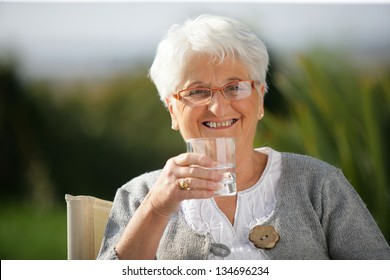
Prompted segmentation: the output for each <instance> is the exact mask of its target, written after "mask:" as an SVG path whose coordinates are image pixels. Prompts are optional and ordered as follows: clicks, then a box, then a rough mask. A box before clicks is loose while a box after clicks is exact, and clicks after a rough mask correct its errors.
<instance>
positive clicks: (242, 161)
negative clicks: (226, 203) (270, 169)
mask: <svg viewBox="0 0 390 280" xmlns="http://www.w3.org/2000/svg"><path fill="white" fill-rule="evenodd" d="M267 160H268V156H267V155H265V154H263V153H260V152H257V151H255V150H253V149H251V150H250V151H248V152H246V153H241V154H239V155H237V158H236V181H237V191H243V190H246V189H248V188H250V187H251V186H253V185H254V184H255V183H256V182H257V181H258V180H259V178H260V176H261V175H262V174H263V171H264V169H265V166H266V165H267Z"/></svg>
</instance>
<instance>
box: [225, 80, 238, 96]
mask: <svg viewBox="0 0 390 280" xmlns="http://www.w3.org/2000/svg"><path fill="white" fill-rule="evenodd" d="M239 90H240V85H239V83H236V84H230V85H227V86H226V87H225V88H224V91H225V93H227V94H237V93H238V92H239Z"/></svg>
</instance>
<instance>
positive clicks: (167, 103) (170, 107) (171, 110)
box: [165, 97, 179, 130]
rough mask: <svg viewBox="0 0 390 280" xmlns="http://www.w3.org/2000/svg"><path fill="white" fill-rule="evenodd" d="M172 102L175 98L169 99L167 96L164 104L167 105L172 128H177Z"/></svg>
mask: <svg viewBox="0 0 390 280" xmlns="http://www.w3.org/2000/svg"><path fill="white" fill-rule="evenodd" d="M173 102H175V100H171V98H169V97H167V98H165V104H166V105H167V108H168V111H169V114H170V115H171V122H172V129H173V130H179V124H178V122H177V118H176V116H175V112H174V110H173Z"/></svg>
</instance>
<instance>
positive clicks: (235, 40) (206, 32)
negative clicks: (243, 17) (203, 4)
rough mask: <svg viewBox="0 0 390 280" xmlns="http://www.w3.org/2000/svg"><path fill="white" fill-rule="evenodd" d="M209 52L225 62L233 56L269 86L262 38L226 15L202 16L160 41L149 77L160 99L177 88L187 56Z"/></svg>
mask: <svg viewBox="0 0 390 280" xmlns="http://www.w3.org/2000/svg"><path fill="white" fill-rule="evenodd" d="M193 54H207V55H210V56H211V57H213V58H214V59H215V60H216V61H219V62H222V61H224V59H225V58H227V57H230V58H233V59H237V60H238V61H240V62H241V63H243V64H244V65H246V66H247V67H248V71H249V75H250V78H251V79H253V80H256V81H259V82H261V83H264V84H265V89H266V90H267V85H266V75H267V70H268V63H269V56H268V52H267V48H266V46H265V45H264V43H263V42H262V41H261V40H260V38H259V37H258V36H257V35H256V34H255V33H254V32H252V31H251V30H250V29H249V28H248V27H247V26H246V25H244V24H242V23H241V22H239V21H237V20H235V19H232V18H227V17H221V16H214V15H201V16H199V17H197V18H194V19H188V20H187V21H186V22H185V23H184V24H183V25H178V24H175V25H173V26H172V27H171V28H170V29H169V30H168V32H167V34H166V35H165V38H163V40H162V41H161V42H160V43H159V45H158V47H157V53H156V56H155V58H154V61H153V64H152V66H151V68H150V70H149V77H150V78H151V80H152V81H153V83H154V84H155V85H156V88H157V90H158V92H159V95H160V99H161V101H163V102H164V104H165V98H167V97H168V96H169V95H170V94H172V93H174V92H175V91H176V90H177V87H178V85H179V83H180V82H181V74H182V70H183V67H184V66H185V63H186V61H187V60H188V58H189V57H190V56H191V55H193Z"/></svg>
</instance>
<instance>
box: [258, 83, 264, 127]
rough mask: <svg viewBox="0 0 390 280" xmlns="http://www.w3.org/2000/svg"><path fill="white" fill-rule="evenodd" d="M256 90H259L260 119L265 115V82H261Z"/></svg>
mask: <svg viewBox="0 0 390 280" xmlns="http://www.w3.org/2000/svg"><path fill="white" fill-rule="evenodd" d="M256 90H257V91H258V92H259V114H258V116H257V119H258V120H261V119H262V118H263V117H264V94H265V84H264V83H262V84H260V85H259V86H258V87H257V88H256Z"/></svg>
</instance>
